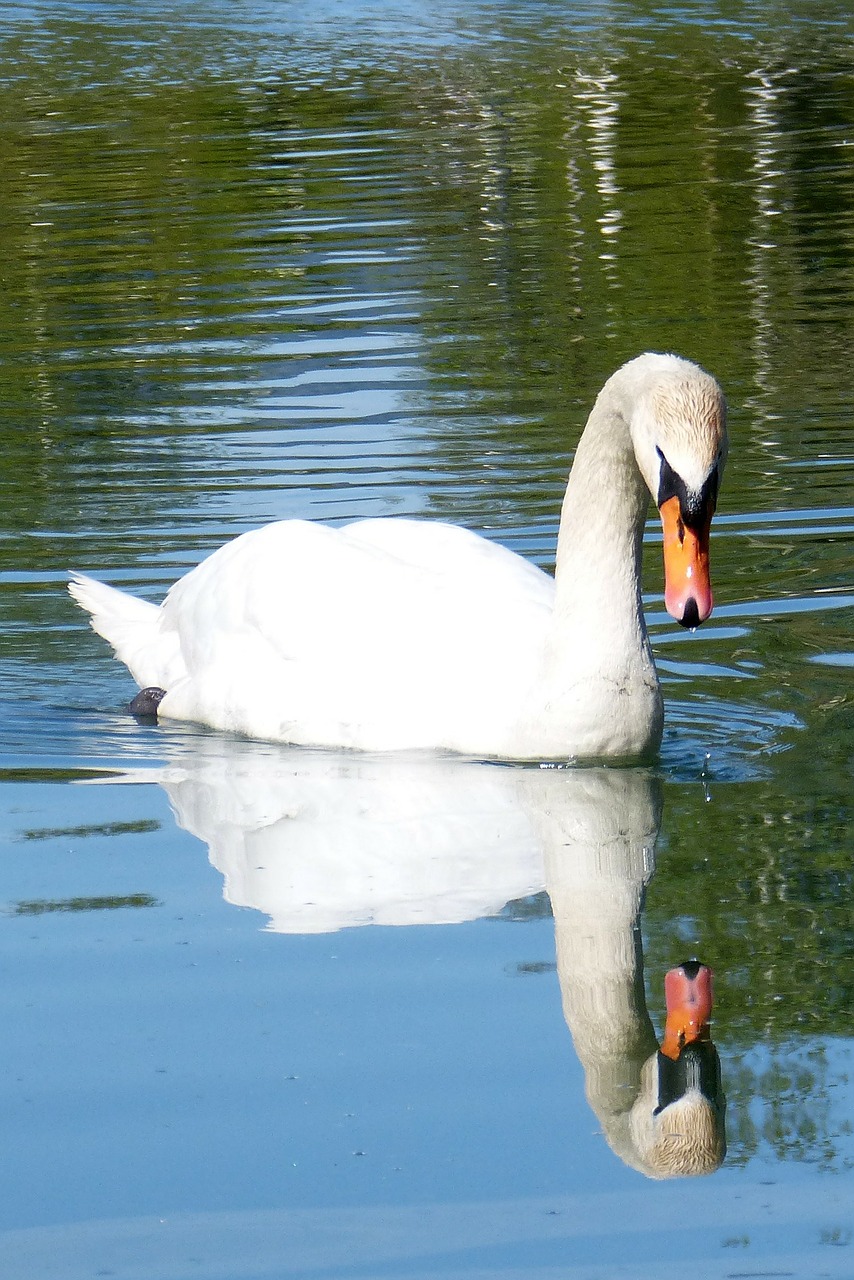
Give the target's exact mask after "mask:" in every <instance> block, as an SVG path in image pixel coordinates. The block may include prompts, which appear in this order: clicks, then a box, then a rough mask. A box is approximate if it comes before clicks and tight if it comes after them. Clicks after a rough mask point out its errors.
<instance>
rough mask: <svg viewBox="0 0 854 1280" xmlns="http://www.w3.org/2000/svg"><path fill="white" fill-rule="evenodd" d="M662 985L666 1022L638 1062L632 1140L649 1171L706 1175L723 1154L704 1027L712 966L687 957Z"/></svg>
mask: <svg viewBox="0 0 854 1280" xmlns="http://www.w3.org/2000/svg"><path fill="white" fill-rule="evenodd" d="M664 990H665V996H666V1000H667V1025H666V1027H665V1031H664V1039H663V1041H662V1044H661V1048H660V1049H659V1051H658V1053H656V1054H654V1055H653V1056H652V1057H651V1058H649V1059H648V1060H647V1062H646V1063H645V1064H644V1067H643V1072H642V1080H641V1090H640V1094H639V1096H638V1099H637V1101H636V1102H635V1104H634V1106H633V1108H632V1116H631V1125H632V1134H633V1138H634V1141H635V1145H636V1148H637V1150H638V1152H639V1153H641V1154H642V1158H643V1162H644V1165H645V1171H646V1172H648V1173H649V1174H650V1175H651V1176H652V1177H657V1178H675V1177H688V1176H691V1175H696V1174H704V1173H713V1172H714V1171H715V1169H718V1168H719V1167H720V1165H721V1164H722V1162H723V1159H724V1156H725V1155H726V1134H725V1129H724V1114H725V1107H726V1103H725V1099H724V1094H723V1088H722V1085H721V1070H720V1062H719V1060H718V1053H717V1050H716V1049H715V1046H714V1045H713V1044H712V1040H711V1033H710V1031H709V1019H710V1017H711V1012H712V971H711V969H709V968H707V966H706V965H703V964H700V963H699V962H698V961H696V960H688V961H686V962H685V963H684V964H681V965H679V966H678V967H677V968H675V969H671V970H670V972H669V973H668V974H667V976H666V978H665V980H664Z"/></svg>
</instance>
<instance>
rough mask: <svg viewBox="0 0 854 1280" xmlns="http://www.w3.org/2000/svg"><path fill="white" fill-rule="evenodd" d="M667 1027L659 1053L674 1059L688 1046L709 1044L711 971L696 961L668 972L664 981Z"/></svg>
mask: <svg viewBox="0 0 854 1280" xmlns="http://www.w3.org/2000/svg"><path fill="white" fill-rule="evenodd" d="M664 998H665V1001H666V1003H667V1023H666V1025H665V1028H664V1040H663V1041H662V1044H661V1052H662V1053H663V1054H664V1055H665V1057H668V1058H673V1059H674V1060H675V1059H677V1058H678V1057H679V1055H680V1053H681V1052H682V1050H683V1049H684V1048H685V1046H686V1045H688V1044H694V1043H696V1042H697V1041H700V1040H709V1039H710V1036H711V1032H710V1030H709V1019H710V1018H711V1016H712V971H711V969H710V968H709V967H708V965H705V964H698V963H697V961H696V960H689V961H686V963H685V964H680V965H679V966H678V967H677V968H676V969H671V970H670V972H669V973H668V974H667V975H666V976H665V979H664Z"/></svg>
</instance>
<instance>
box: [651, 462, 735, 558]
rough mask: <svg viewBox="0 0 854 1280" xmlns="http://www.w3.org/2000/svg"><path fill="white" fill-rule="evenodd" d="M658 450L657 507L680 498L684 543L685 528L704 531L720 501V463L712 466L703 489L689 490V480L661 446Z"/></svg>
mask: <svg viewBox="0 0 854 1280" xmlns="http://www.w3.org/2000/svg"><path fill="white" fill-rule="evenodd" d="M655 451H656V453H657V454H658V456H659V458H660V459H661V470H660V471H659V476H658V496H657V505H658V506H659V507H661V506H662V504H663V503H665V502H667V500H668V499H669V498H678V499H679V515H680V528H679V540H680V542H681V541H682V539H683V537H684V534H685V529H684V527H683V526H685V525H687V527H688V528H689V529H700V528H702V527H703V526H704V525H705V524H707V523H708V521H709V520H711V518H712V515H713V513H714V510H715V507H716V505H717V500H718V486H719V484H720V461H718V462H716V463H715V465H714V466H713V467H712V470H711V471H710V472H709V474H708V476H707V477H706V480H705V482H704V484H703V487H702V488H701V489H700V490H699V491H698V490H696V489H689V488H688V486H687V485H686V483H685V481H684V480H683V479H682V477H681V476H680V475H679V473H678V472H677V471H674V469H673V467H671V465H670V463H669V462H668V461H667V458H666V457H665V456H664V454H663V453H662V451H661V449H660V448H659V447H658V446H657V445H656V450H655Z"/></svg>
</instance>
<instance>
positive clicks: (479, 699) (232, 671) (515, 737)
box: [69, 352, 727, 761]
mask: <svg viewBox="0 0 854 1280" xmlns="http://www.w3.org/2000/svg"><path fill="white" fill-rule="evenodd" d="M726 445H727V439H726V404H725V400H724V397H723V394H722V392H721V389H720V387H719V386H718V383H717V382H716V381H715V379H714V378H712V377H711V376H710V375H709V374H707V373H706V372H704V371H703V370H702V369H701V368H699V366H697V365H695V364H693V363H692V362H690V361H688V360H685V359H682V358H681V357H678V356H675V355H668V354H658V353H652V352H647V353H646V354H644V355H641V356H638V357H636V358H635V359H633V360H630V361H628V363H626V364H624V365H623V366H622V367H621V368H619V369H618V370H617V371H616V373H614V374H613V375H612V376H611V377H610V378H609V379H608V381H607V382H606V383H605V385H604V387H603V388H602V390H601V391H600V393H599V395H598V397H597V399H596V402H595V404H594V406H593V409H592V411H591V413H590V416H589V418H588V421H587V425H586V427H585V430H584V433H583V435H582V437H581V440H580V442H579V445H578V449H577V451H576V455H575V460H574V463H573V466H572V470H571V473H570V476H569V481H568V484H567V489H566V496H565V498H564V502H563V508H562V512H561V522H560V532H559V536H558V543H557V554H556V569H555V576H554V578H551V577H550V576H549V575H548V574H546V573H544V572H543V571H542V570H540V569H538V568H536V567H535V566H533V565H532V564H530V563H529V562H527V561H526V560H524V559H523V558H522V557H520V556H518V555H516V554H514V553H513V552H511V551H509V550H507V549H506V548H504V547H501V546H498V545H497V544H495V543H493V542H491V541H488V540H487V539H485V538H482V537H480V536H478V535H476V534H474V533H471V532H469V531H468V530H465V529H463V528H459V527H457V526H452V525H448V524H444V523H441V522H438V521H431V520H412V519H407V518H386V519H368V520H360V521H357V522H355V523H353V524H348V525H346V526H344V527H343V528H337V529H333V528H329V527H327V526H324V525H320V524H316V523H311V522H307V521H303V520H286V521H278V522H276V523H273V524H268V525H265V526H263V527H262V528H259V529H256V530H253V531H251V532H249V533H245V534H242V535H241V536H240V537H237V538H235V539H233V540H232V541H230V542H228V543H226V544H225V545H224V546H223V547H221V548H219V550H217V551H215V552H213V553H212V554H211V555H210V556H208V558H207V559H205V560H204V561H202V563H201V564H199V565H198V566H196V568H194V569H192V570H191V571H190V572H189V573H187V574H186V575H185V576H184V577H183V578H181V579H180V580H179V581H178V582H176V583H175V584H174V585H173V586H172V587H171V588H170V590H169V592H168V593H167V595H166V598H165V600H164V601H163V603H162V604H161V605H159V606H158V605H155V604H152V603H149V602H146V601H142V600H139V599H137V598H136V597H134V596H131V595H128V594H126V593H124V592H121V591H117V590H116V589H115V588H112V587H109V586H107V585H105V584H104V583H101V582H99V581H97V580H95V579H93V578H90V577H86V576H84V575H82V574H76V573H75V574H72V577H71V582H70V583H69V590H70V592H71V594H72V596H73V597H74V599H75V600H76V601H77V603H78V604H80V605H81V606H82V607H83V608H84V609H86V610H87V611H88V612H89V613H90V615H91V619H90V621H91V625H92V627H93V628H94V630H95V631H96V632H97V633H98V634H99V635H101V636H103V637H104V638H105V639H106V640H107V641H108V642H109V643H110V644H111V645H112V647H113V649H114V651H115V654H116V656H117V657H118V658H119V659H120V660H121V661H122V662H124V663H125V665H126V666H127V667H128V669H129V670H130V673H131V675H132V676H133V678H134V679H135V681H136V682H137V683H138V684H139V686H140V688H141V689H142V690H143V692H142V694H141V695H138V696H137V698H136V699H135V700H134V702H133V703H132V704H131V709H132V710H134V711H135V712H137V713H140V712H152V711H155V710H156V714H157V715H158V717H161V718H166V719H172V720H180V721H192V722H197V723H200V724H204V725H208V726H210V727H212V728H214V729H219V730H224V731H227V732H232V733H237V734H241V735H244V736H248V737H250V738H258V739H265V740H270V741H279V742H286V743H291V744H294V745H302V746H317V747H335V748H341V747H343V748H351V749H358V750H363V751H389V750H406V749H428V750H440V751H450V752H457V753H463V754H466V755H472V756H476V757H479V758H483V759H488V758H494V759H504V760H520V761H522V760H541V761H545V760H564V759H580V760H584V759H596V758H603V757H617V758H625V759H643V758H645V757H648V756H649V755H650V754H652V753H654V752H655V750H656V749H657V747H658V744H659V742H660V739H661V732H662V723H663V706H662V698H661V691H660V688H659V683H658V676H657V673H656V670H655V664H654V661H653V657H652V650H651V647H650V643H649V638H648V636H647V631H646V625H645V623H644V617H643V607H642V601H641V589H640V569H641V541H642V535H643V527H644V522H645V518H646V512H647V508H648V503H649V494H651V495H652V497H653V499H654V500H655V502H656V504H657V506H658V507H659V510H660V513H661V518H662V523H663V529H664V561H665V604H666V606H667V609H668V610H669V612H670V613H671V614H672V615H673V616H674V617H675V618H676V619H677V621H679V622H680V623H682V624H683V625H684V626H686V627H691V628H693V627H696V626H697V625H699V623H701V622H703V621H704V620H705V619H706V618H707V617H708V616H709V614H710V613H711V610H712V590H711V584H710V578H709V526H710V523H711V518H712V514H713V512H714V509H715V504H716V501H717V494H718V488H719V484H720V480H721V475H722V471H723V466H724V461H725V455H726Z"/></svg>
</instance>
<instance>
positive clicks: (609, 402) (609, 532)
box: [554, 378, 649, 659]
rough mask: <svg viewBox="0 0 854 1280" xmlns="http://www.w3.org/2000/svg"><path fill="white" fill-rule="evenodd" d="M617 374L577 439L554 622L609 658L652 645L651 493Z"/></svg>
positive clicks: (564, 512) (578, 644) (575, 642)
mask: <svg viewBox="0 0 854 1280" xmlns="http://www.w3.org/2000/svg"><path fill="white" fill-rule="evenodd" d="M620 392H621V387H620V384H619V382H618V381H617V380H616V379H615V378H612V379H611V380H610V381H609V382H608V383H606V385H605V387H604V388H603V390H602V392H601V393H600V395H599V398H598V399H597V401H596V403H595V405H594V406H593V410H592V412H591V414H590V417H589V419H588V421H587V426H586V427H585V430H584V433H583V435H582V437H581V440H580V442H579V445H578V449H577V451H576V455H575V461H574V463H573V466H572V471H571V473H570V477H569V483H568V485H567V489H566V497H565V498H564V502H563V509H562V512H561V523H560V535H559V538H558V544H557V560H556V566H555V585H556V593H555V614H554V619H555V627H556V628H557V629H558V630H559V631H560V632H561V633H562V634H563V636H564V637H565V633H566V632H567V631H569V632H570V633H571V635H572V641H573V645H574V648H575V652H576V654H577V653H578V651H579V647H582V648H583V647H584V644H585V640H586V641H587V643H588V644H589V645H592V646H594V647H595V649H596V650H597V651H599V652H600V654H601V656H602V657H603V659H606V657H607V653H608V651H609V650H610V649H611V647H612V646H613V647H614V652H615V653H620V652H622V653H625V652H626V651H627V645H626V641H627V639H630V638H631V639H632V640H633V641H634V643H633V645H632V646H630V647H631V648H635V649H636V648H637V646H638V642H640V645H641V646H642V647H644V646H645V644H646V626H645V624H644V621H643V605H642V601H641V590H640V572H641V543H642V539H643V527H644V520H645V517H646V512H647V510H648V507H649V492H648V490H647V488H646V485H645V484H644V481H643V478H642V476H641V474H640V471H639V470H638V465H637V462H636V461H635V455H634V449H633V447H632V440H631V435H630V433H629V426H628V422H627V413H628V408H627V404H626V399H627V398H626V397H625V396H624V395H621V394H620Z"/></svg>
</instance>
